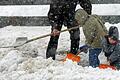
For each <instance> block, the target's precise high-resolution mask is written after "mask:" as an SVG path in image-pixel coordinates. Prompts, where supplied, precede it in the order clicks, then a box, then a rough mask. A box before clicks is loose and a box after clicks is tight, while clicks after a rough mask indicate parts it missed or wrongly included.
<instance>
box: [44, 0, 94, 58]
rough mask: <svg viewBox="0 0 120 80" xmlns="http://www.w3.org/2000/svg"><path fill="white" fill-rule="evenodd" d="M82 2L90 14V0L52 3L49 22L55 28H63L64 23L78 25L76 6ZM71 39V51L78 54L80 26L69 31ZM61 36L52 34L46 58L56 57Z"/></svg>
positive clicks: (69, 0)
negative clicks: (75, 15)
mask: <svg viewBox="0 0 120 80" xmlns="http://www.w3.org/2000/svg"><path fill="white" fill-rule="evenodd" d="M78 2H79V3H80V5H81V7H82V8H83V9H84V10H86V12H87V13H88V14H91V10H92V5H91V3H90V1H89V0H57V1H55V2H54V1H53V3H51V4H50V10H49V12H48V18H49V22H50V24H51V26H52V29H51V31H53V29H57V30H59V31H60V30H61V28H62V25H63V24H64V25H65V26H67V28H71V27H74V26H76V21H75V19H74V14H75V8H76V6H77V3H78ZM69 33H70V39H71V50H70V52H71V53H73V54H76V53H77V51H78V49H79V40H80V37H79V34H80V32H79V28H78V29H74V30H71V31H69ZM58 39H59V36H55V37H54V36H51V38H50V41H49V43H48V48H47V51H46V58H49V57H52V58H53V59H55V53H56V49H57V45H58Z"/></svg>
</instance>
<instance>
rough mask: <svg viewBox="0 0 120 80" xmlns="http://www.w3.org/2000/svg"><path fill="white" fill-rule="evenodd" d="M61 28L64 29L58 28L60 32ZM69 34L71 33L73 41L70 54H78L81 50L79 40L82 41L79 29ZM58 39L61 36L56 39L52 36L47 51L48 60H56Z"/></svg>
mask: <svg viewBox="0 0 120 80" xmlns="http://www.w3.org/2000/svg"><path fill="white" fill-rule="evenodd" d="M61 28H62V26H60V27H59V28H58V30H59V31H60V30H61ZM67 28H70V27H67ZM52 30H53V29H52ZM69 33H70V39H71V49H70V53H73V54H76V53H77V51H78V49H79V40H80V31H79V28H77V29H74V30H71V31H69ZM66 37H67V36H66ZM58 39H59V36H55V37H54V36H51V37H50V41H49V43H48V47H47V51H46V58H49V57H52V59H53V60H55V53H56V49H57V46H58Z"/></svg>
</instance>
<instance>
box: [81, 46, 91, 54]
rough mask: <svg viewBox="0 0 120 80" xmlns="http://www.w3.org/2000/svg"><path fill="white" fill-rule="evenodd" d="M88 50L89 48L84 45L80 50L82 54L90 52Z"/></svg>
mask: <svg viewBox="0 0 120 80" xmlns="http://www.w3.org/2000/svg"><path fill="white" fill-rule="evenodd" d="M88 48H89V46H88V45H83V46H81V47H80V48H79V50H80V52H84V53H87V52H88Z"/></svg>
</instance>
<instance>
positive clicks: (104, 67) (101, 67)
mask: <svg viewBox="0 0 120 80" xmlns="http://www.w3.org/2000/svg"><path fill="white" fill-rule="evenodd" d="M99 68H100V69H107V68H110V69H112V70H116V68H115V67H114V66H111V65H108V64H100V65H99Z"/></svg>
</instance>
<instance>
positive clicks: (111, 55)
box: [102, 27, 120, 69]
mask: <svg viewBox="0 0 120 80" xmlns="http://www.w3.org/2000/svg"><path fill="white" fill-rule="evenodd" d="M116 28H117V27H116ZM111 36H114V37H116V38H117V39H119V32H118V30H115V31H114V32H113V33H111V32H110V29H109V34H108V35H106V36H105V37H103V39H102V46H103V51H104V52H105V56H106V57H107V58H108V60H109V61H110V64H111V65H113V66H115V67H116V68H117V69H120V41H119V40H118V42H117V43H116V44H110V43H109V40H108V37H111Z"/></svg>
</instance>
